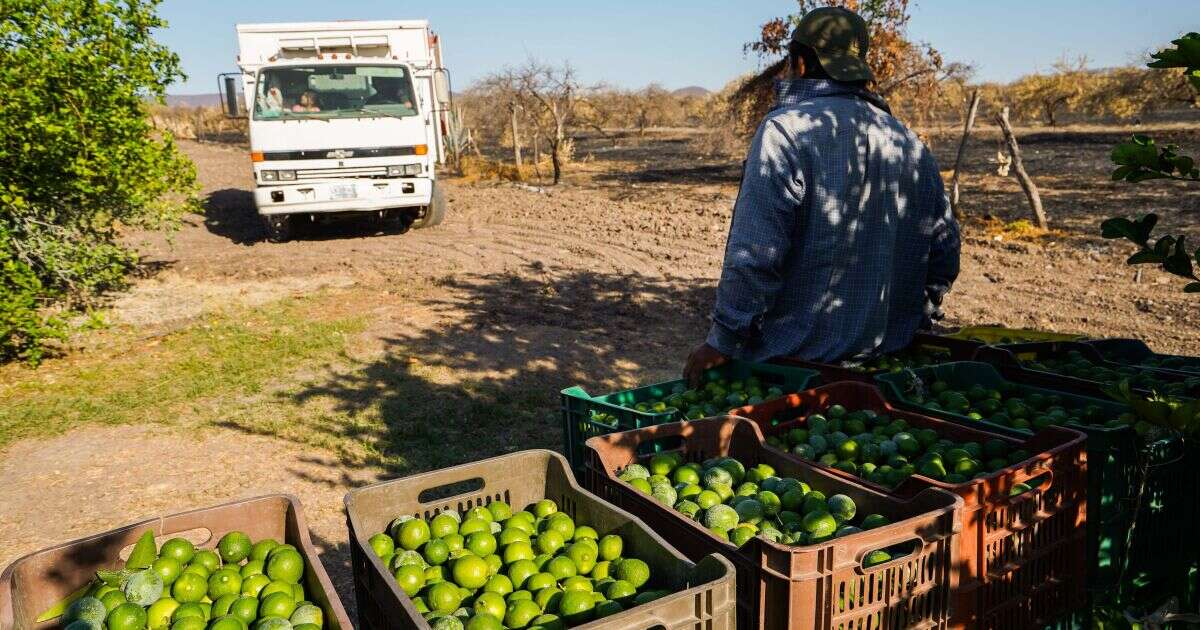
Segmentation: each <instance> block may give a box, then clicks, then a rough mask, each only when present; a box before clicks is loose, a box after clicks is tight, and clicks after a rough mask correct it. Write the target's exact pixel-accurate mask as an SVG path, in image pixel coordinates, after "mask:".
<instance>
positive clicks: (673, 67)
mask: <svg viewBox="0 0 1200 630" xmlns="http://www.w3.org/2000/svg"><path fill="white" fill-rule="evenodd" d="M1193 1H1194V0H1174V1H1160V0H1136V1H1135V0H1126V1H1124V2H1118V1H1116V0H1040V1H1031V0H1006V1H1003V2H997V1H995V0H991V1H987V2H982V1H979V0H915V2H914V4H915V7H914V9H913V11H912V16H913V17H912V22H911V23H910V26H909V36H910V37H911V38H913V39H916V40H921V41H926V42H929V43H931V44H933V45H934V46H935V47H936V48H938V49H939V50H940V51H941V52H942V53H943V55H944V56H945V58H946V59H947V60H948V61H962V62H967V63H970V64H972V65H973V66H974V67H975V69H976V74H975V78H976V79H978V80H983V81H1008V80H1011V79H1015V78H1017V77H1019V76H1021V75H1023V74H1027V73H1029V72H1034V71H1037V70H1046V69H1047V68H1048V67H1049V66H1050V65H1051V64H1053V63H1054V61H1055V60H1057V59H1059V58H1061V57H1062V56H1064V55H1067V56H1070V57H1071V58H1075V57H1077V56H1079V55H1086V56H1087V58H1088V59H1089V61H1090V65H1091V66H1093V67H1108V66H1115V65H1123V64H1127V63H1131V62H1134V61H1137V60H1138V59H1139V58H1141V57H1142V56H1144V55H1145V54H1146V53H1147V52H1148V51H1150V50H1151V49H1153V48H1155V47H1156V46H1159V45H1161V44H1164V43H1166V42H1168V41H1170V40H1171V39H1173V38H1175V37H1177V36H1178V35H1180V34H1181V33H1183V32H1186V31H1189V30H1200V13H1198V12H1197V11H1196V10H1195V6H1194V5H1191V6H1190V8H1189V5H1190V4H1191V2H1193ZM795 6H796V5H795V3H794V1H792V0H724V1H718V0H687V1H684V0H608V1H607V2H579V1H578V0H555V1H550V0H507V1H506V2H503V3H493V2H482V1H481V0H437V1H435V2H424V3H417V2H404V1H400V0H341V1H331V0H286V1H285V0H165V2H163V4H162V7H161V13H162V15H163V17H164V18H166V19H167V20H168V22H169V26H168V27H167V28H166V29H164V30H163V31H162V32H160V33H159V34H158V37H159V39H160V41H162V42H163V43H165V44H166V45H168V46H169V47H171V49H173V50H174V51H175V52H177V53H178V54H179V55H180V57H181V58H182V59H183V67H184V71H185V72H186V73H187V74H188V79H187V81H185V82H183V83H182V84H179V85H176V86H174V87H173V88H172V89H171V90H169V91H170V93H172V94H205V93H211V92H215V91H216V75H217V74H219V73H221V72H229V71H234V70H236V66H235V64H234V60H235V57H236V55H237V42H236V39H235V36H234V25H235V24H238V23H246V22H284V21H308V20H339V19H420V18H426V19H428V20H430V22H431V24H432V26H433V29H434V30H435V31H436V32H438V33H439V34H440V35H441V38H442V46H443V53H444V55H445V61H446V67H447V68H449V70H450V72H451V76H452V78H453V81H454V87H455V89H463V88H465V87H467V86H469V85H470V84H471V83H473V82H474V81H476V80H478V79H480V78H481V77H484V76H486V75H487V74H489V73H491V72H494V71H496V70H498V69H500V68H502V67H503V66H505V65H515V64H520V63H521V62H523V61H524V60H526V59H527V58H529V57H530V56H534V57H537V58H539V59H541V60H544V61H562V60H569V61H570V62H571V63H572V64H573V65H574V66H575V67H576V68H577V69H578V71H579V74H580V77H581V78H582V80H583V81H584V82H585V83H601V82H602V83H605V84H608V85H613V86H617V87H622V88H637V87H642V86H645V85H648V84H650V83H655V82H656V83H659V84H662V85H664V86H666V87H668V88H671V89H675V88H681V87H686V86H691V85H699V86H701V87H705V88H708V89H710V90H716V89H720V88H721V86H723V85H724V84H725V83H727V82H728V81H730V80H731V79H733V78H734V77H736V76H738V75H739V74H743V73H745V72H749V71H752V70H755V69H756V68H758V67H759V60H758V58H757V57H755V56H754V55H753V54H751V55H746V54H744V53H743V52H742V45H743V44H744V43H745V42H747V41H749V40H751V39H753V38H754V36H755V34H756V33H757V32H758V27H759V26H760V25H761V24H762V23H763V22H765V21H767V20H768V19H770V18H772V17H776V16H780V15H784V14H786V13H788V12H790V11H792V10H794V8H795Z"/></svg>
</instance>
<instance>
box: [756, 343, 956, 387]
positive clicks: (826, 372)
mask: <svg viewBox="0 0 1200 630" xmlns="http://www.w3.org/2000/svg"><path fill="white" fill-rule="evenodd" d="M979 345H980V344H976V343H971V342H963V341H959V340H956V339H945V338H943V337H939V336H937V335H932V334H929V333H917V334H916V336H915V337H913V342H912V343H911V344H909V346H908V347H907V348H905V349H904V350H902V351H901V352H909V351H912V350H924V351H926V352H929V353H931V354H937V355H939V356H942V357H945V362H950V361H970V360H971V359H973V358H975V351H976V350H977V349H978V348H979ZM773 363H776V364H778V365H788V366H794V367H802V368H806V369H810V370H816V371H818V372H820V374H821V382H822V383H835V382H838V381H859V382H863V383H874V382H875V376H876V375H877V374H884V373H885V372H884V371H883V370H869V369H865V368H863V367H861V366H857V367H856V366H855V365H854V362H852V361H842V362H840V363H821V362H819V361H805V360H803V359H795V358H791V357H783V358H780V359H775V360H774V361H773Z"/></svg>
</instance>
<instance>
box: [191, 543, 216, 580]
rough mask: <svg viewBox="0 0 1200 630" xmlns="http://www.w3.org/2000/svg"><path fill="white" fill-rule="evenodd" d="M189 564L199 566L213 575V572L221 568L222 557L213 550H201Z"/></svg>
mask: <svg viewBox="0 0 1200 630" xmlns="http://www.w3.org/2000/svg"><path fill="white" fill-rule="evenodd" d="M189 564H199V565H201V566H203V567H204V568H205V569H208V572H209V573H210V574H211V573H212V572H213V571H216V570H217V569H220V568H221V556H218V555H217V552H215V551H213V550H212V549H201V550H200V551H197V552H196V555H194V556H192V561H191V562H190V563H189Z"/></svg>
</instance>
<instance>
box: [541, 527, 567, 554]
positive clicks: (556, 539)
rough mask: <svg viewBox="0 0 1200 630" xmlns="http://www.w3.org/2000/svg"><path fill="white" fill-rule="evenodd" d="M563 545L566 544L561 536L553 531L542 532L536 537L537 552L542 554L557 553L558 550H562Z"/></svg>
mask: <svg viewBox="0 0 1200 630" xmlns="http://www.w3.org/2000/svg"><path fill="white" fill-rule="evenodd" d="M565 544H567V542H566V539H565V538H563V535H562V534H560V533H558V532H557V531H554V530H547V531H544V532H542V533H541V534H539V535H538V537H537V546H538V551H541V552H542V553H549V554H554V553H558V550H559V549H562V547H563V545H565Z"/></svg>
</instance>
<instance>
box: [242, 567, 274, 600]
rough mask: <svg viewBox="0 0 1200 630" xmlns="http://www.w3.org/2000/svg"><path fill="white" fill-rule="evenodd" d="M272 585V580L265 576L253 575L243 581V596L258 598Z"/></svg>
mask: <svg viewBox="0 0 1200 630" xmlns="http://www.w3.org/2000/svg"><path fill="white" fill-rule="evenodd" d="M270 583H271V578H269V577H267V576H265V575H263V574H261V573H260V574H258V575H251V576H249V577H247V578H245V579H243V580H242V595H244V596H249V597H257V596H258V594H259V592H260V591H262V590H263V589H264V588H266V586H267V585H268V584H270Z"/></svg>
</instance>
